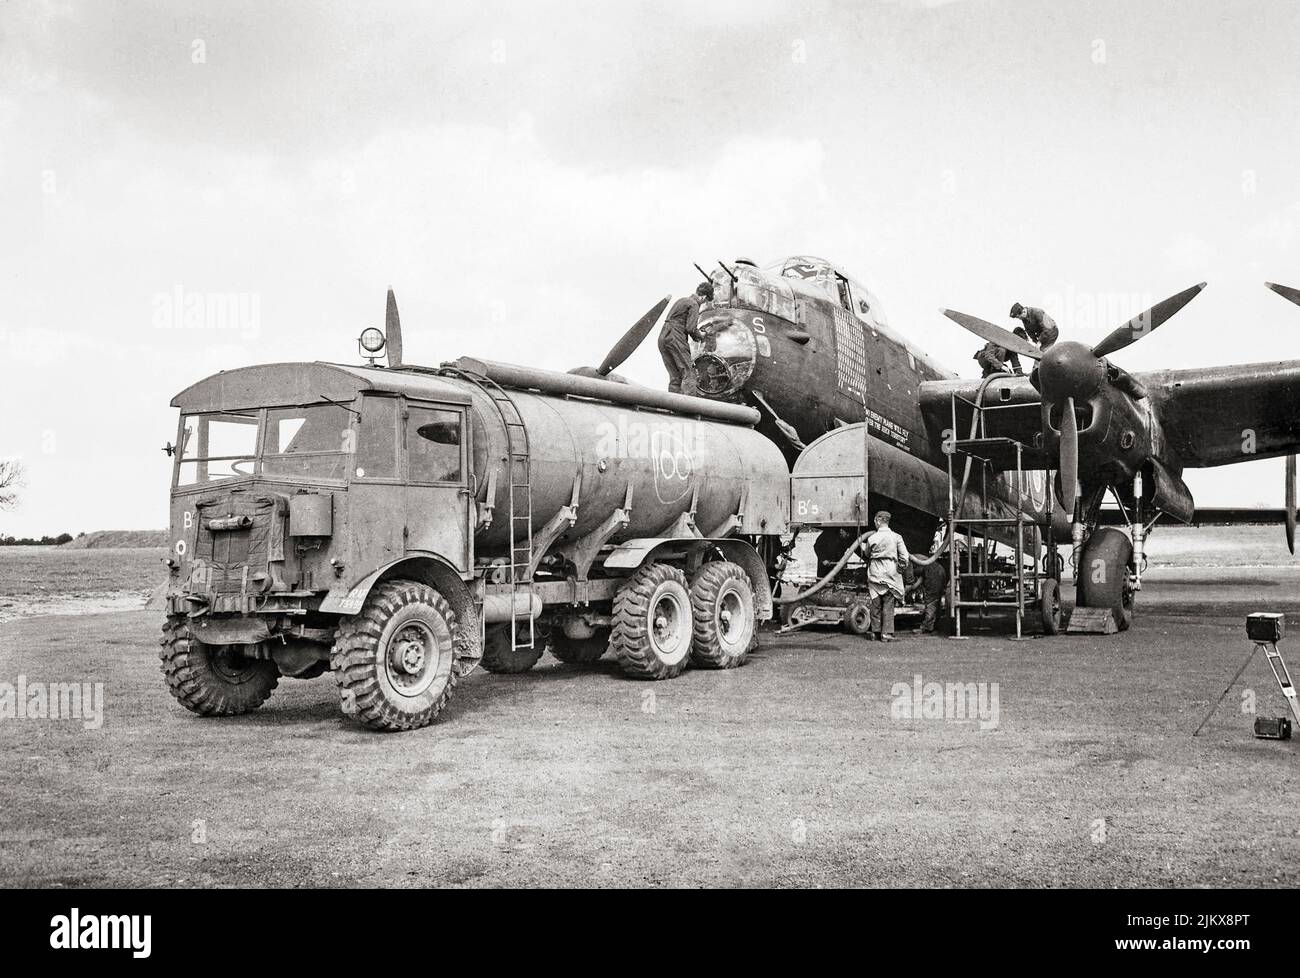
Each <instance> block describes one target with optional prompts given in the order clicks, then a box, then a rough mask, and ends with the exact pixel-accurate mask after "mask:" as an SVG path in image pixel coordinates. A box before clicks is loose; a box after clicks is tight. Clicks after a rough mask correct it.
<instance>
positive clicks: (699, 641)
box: [691, 561, 757, 669]
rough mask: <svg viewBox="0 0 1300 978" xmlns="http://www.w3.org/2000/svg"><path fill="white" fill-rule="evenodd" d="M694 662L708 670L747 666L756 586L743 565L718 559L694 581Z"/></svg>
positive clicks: (754, 629) (751, 641)
mask: <svg viewBox="0 0 1300 978" xmlns="http://www.w3.org/2000/svg"><path fill="white" fill-rule="evenodd" d="M691 613H692V616H693V618H694V629H693V630H694V643H693V644H692V646H691V661H692V662H693V663H694V664H695V665H697V666H701V667H703V668H705V669H734V668H736V666H739V665H743V664H744V662H745V659H746V658H747V657H748V655H749V650H750V649H751V648H753V646H754V636H755V631H756V628H757V620H756V619H755V617H754V587H753V585H752V584H750V583H749V575H748V574H746V573H745V569H744V568H743V567H741V566H740V565H739V564H733V563H731V562H729V561H714V562H712V563H708V564H705V565H704V566H703V567H701V568H700V570H699V573H697V574H696V575H695V579H694V580H692V581H691Z"/></svg>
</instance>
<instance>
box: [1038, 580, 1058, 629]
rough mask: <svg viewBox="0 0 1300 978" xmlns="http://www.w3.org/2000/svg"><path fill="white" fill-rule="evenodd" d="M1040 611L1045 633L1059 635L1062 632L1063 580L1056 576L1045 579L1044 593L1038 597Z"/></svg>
mask: <svg viewBox="0 0 1300 978" xmlns="http://www.w3.org/2000/svg"><path fill="white" fill-rule="evenodd" d="M1038 611H1039V614H1040V616H1041V618H1042V622H1043V634H1044V635H1059V634H1060V632H1061V582H1060V581H1058V580H1057V579H1056V578H1054V577H1049V578H1047V579H1046V580H1045V581H1043V588H1042V594H1041V595H1040V596H1039V598H1038Z"/></svg>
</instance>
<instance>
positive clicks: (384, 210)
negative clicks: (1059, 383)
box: [0, 0, 1300, 535]
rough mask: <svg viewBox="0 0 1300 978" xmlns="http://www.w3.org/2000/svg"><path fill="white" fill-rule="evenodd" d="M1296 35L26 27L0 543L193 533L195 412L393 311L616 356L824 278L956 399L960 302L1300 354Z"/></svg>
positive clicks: (2, 195) (1209, 490) (939, 19)
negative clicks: (659, 327)
mask: <svg viewBox="0 0 1300 978" xmlns="http://www.w3.org/2000/svg"><path fill="white" fill-rule="evenodd" d="M1298 40H1300V5H1294V4H1281V3H1277V2H1275V0H1269V2H1248V0H1239V2H1234V3H1232V4H1223V3H1219V2H1213V0H1206V2H1194V0H1178V2H1173V0H1170V2H1157V0H1142V2H1138V0H1099V2H1089V3H1070V4H1065V3H1060V2H1057V0H1041V2H1035V0H957V2H946V3H945V2H942V0H891V2H875V3H853V4H850V3H819V2H807V0H781V2H770V0H744V2H718V0H692V2H684V3H666V2H661V0H657V2H653V3H651V2H644V3H612V2H601V3H594V2H593V3H574V2H568V3H562V4H549V3H541V2H535V0H529V2H527V3H525V2H523V0H517V2H514V3H502V4H494V3H485V2H482V0H474V2H469V3H400V2H390V3H381V2H367V3H360V2H356V3H352V4H343V3H320V2H312V3H307V2H305V0H304V2H281V3H268V2H266V0H254V2H241V0H223V2H219V3H218V2H193V0H192V2H178V0H167V2H163V0H152V2H150V0H136V2H126V0H123V2H114V0H96V2H90V0H86V2H81V3H74V2H46V3H41V2H34V0H4V2H0V215H2V216H0V275H3V288H0V456H11V455H19V456H21V457H22V458H23V459H24V461H25V465H26V468H27V486H26V489H25V492H24V497H23V501H22V505H21V507H20V508H19V509H17V510H16V511H14V512H10V513H5V514H0V532H4V533H15V534H19V535H23V534H31V533H35V534H40V533H57V532H60V531H63V530H68V531H71V532H77V531H80V530H95V529H106V528H123V529H125V528H144V527H161V526H163V525H165V522H166V496H167V481H168V475H169V463H168V460H167V458H166V457H165V456H164V455H163V454H162V453H161V452H160V451H159V447H160V446H161V445H162V444H163V443H164V442H165V441H167V440H169V439H171V438H172V437H173V436H174V433H175V417H174V414H173V411H172V409H171V408H170V407H168V402H169V401H170V399H171V397H172V395H173V394H175V393H176V392H177V391H179V390H180V389H182V388H184V387H186V386H187V385H189V384H190V383H191V382H193V381H195V380H197V379H199V378H200V377H202V376H205V375H207V374H210V373H213V372H215V371H217V370H221V369H225V368H230V367H236V366H240V365H244V364H248V363H254V362H262V361H272V360H295V359H332V360H345V361H351V360H353V359H354V358H355V354H356V345H355V337H356V335H357V333H358V332H359V331H360V329H361V328H362V327H363V326H366V325H373V324H378V323H380V322H381V321H382V317H383V303H384V292H385V290H386V289H387V288H388V286H389V285H392V286H393V287H394V288H395V289H396V290H397V295H398V299H399V302H400V305H401V310H402V321H403V324H404V326H405V332H406V344H407V357H408V359H410V360H414V361H417V362H426V363H436V362H439V361H441V360H444V359H449V358H452V357H455V356H458V355H462V354H479V355H486V356H491V357H497V358H501V359H510V360H516V361H522V362H528V363H535V364H539V365H543V366H548V367H555V368H561V369H566V368H568V367H571V366H575V365H578V364H580V363H595V362H598V361H599V360H600V358H601V356H602V355H603V353H604V352H605V350H606V349H607V348H608V346H609V345H610V343H611V342H612V341H613V339H614V338H615V337H616V336H617V335H618V334H619V333H620V332H621V331H622V330H623V329H624V328H625V327H626V326H627V325H628V324H629V323H630V322H631V321H633V320H634V319H636V318H637V317H638V316H639V315H640V314H641V313H642V312H643V311H644V310H645V309H646V308H647V307H648V306H649V305H651V304H652V303H653V302H654V301H655V299H657V298H658V297H660V296H662V295H664V294H666V293H670V292H671V293H680V292H683V291H686V290H688V289H690V288H691V286H692V285H693V284H694V282H695V280H696V279H697V276H696V274H695V272H694V271H693V269H692V268H691V262H692V261H699V262H701V263H702V264H704V263H708V262H711V261H712V260H714V259H717V258H723V259H729V258H732V257H735V256H736V255H748V256H752V257H754V258H756V259H758V260H759V261H761V262H766V261H768V260H771V259H774V258H777V257H780V256H784V255H788V254H804V253H806V254H817V255H823V256H826V257H828V258H831V259H832V260H834V261H836V262H837V263H838V264H840V265H841V266H842V267H844V268H845V269H846V270H848V271H849V273H850V274H852V275H854V276H855V277H856V278H858V279H860V280H861V281H862V282H864V283H865V284H866V285H867V286H868V287H869V288H871V289H872V290H873V291H874V292H875V293H876V294H877V295H878V296H879V297H880V299H881V300H882V302H883V303H884V305H885V307H886V308H887V310H888V311H889V314H890V318H891V320H892V322H893V324H894V325H895V326H896V327H897V328H899V329H900V330H902V331H903V332H904V333H906V334H908V335H909V336H911V337H912V338H913V339H914V340H915V341H916V342H917V343H919V344H920V345H921V346H922V347H924V348H926V349H929V350H930V351H932V352H933V353H935V354H936V355H937V357H938V359H939V360H940V361H941V362H944V363H946V364H947V365H948V366H950V367H952V368H953V369H956V370H958V371H960V372H963V373H969V372H972V371H973V370H974V366H975V365H974V363H973V362H972V361H971V359H970V357H971V353H972V352H973V350H974V347H975V345H977V344H976V343H975V341H974V340H973V338H972V337H970V336H968V335H966V334H964V333H962V332H961V331H959V330H958V329H957V327H955V326H953V325H951V324H950V323H948V322H947V321H946V320H944V319H942V318H941V317H940V316H939V315H938V311H937V310H938V308H939V307H940V306H941V305H943V306H952V307H955V308H959V309H963V310H965V311H969V312H973V313H976V314H979V315H983V316H985V317H986V318H991V319H995V320H997V321H1005V313H1006V309H1007V307H1008V306H1009V305H1010V303H1011V302H1012V301H1013V300H1016V299H1020V300H1024V301H1025V302H1027V303H1030V304H1045V305H1046V306H1047V307H1048V309H1049V311H1052V312H1053V313H1054V314H1055V315H1056V316H1057V318H1058V320H1059V321H1060V322H1061V324H1062V326H1063V328H1064V331H1065V334H1066V335H1067V336H1069V335H1073V336H1076V337H1078V338H1081V339H1087V338H1088V337H1089V336H1099V335H1101V334H1102V333H1103V331H1105V330H1108V329H1109V328H1111V327H1112V326H1114V325H1116V324H1118V322H1120V321H1122V320H1123V319H1124V318H1126V317H1127V316H1129V315H1132V314H1134V313H1136V312H1139V311H1141V309H1143V308H1145V307H1146V306H1148V305H1150V304H1151V303H1152V302H1154V301H1156V300H1158V299H1160V298H1162V297H1163V296H1165V295H1167V294H1170V293H1173V292H1176V291H1178V290H1180V289H1182V288H1184V287H1186V286H1188V285H1191V284H1193V283H1195V282H1198V281H1201V280H1208V281H1209V283H1210V287H1209V289H1207V290H1206V292H1205V293H1204V294H1203V295H1202V296H1201V297H1200V298H1198V299H1197V300H1196V301H1195V302H1194V303H1193V304H1192V305H1191V306H1189V307H1188V308H1187V309H1186V310H1185V311H1184V312H1182V313H1180V314H1179V316H1178V317H1176V318H1175V319H1174V320H1172V321H1170V323H1169V324H1168V325H1166V326H1165V327H1164V328H1162V329H1161V330H1160V331H1159V332H1158V333H1156V334H1154V335H1152V336H1151V337H1148V338H1146V339H1145V340H1143V341H1142V342H1141V343H1139V344H1138V345H1137V346H1135V347H1133V348H1131V349H1129V350H1126V351H1124V352H1123V353H1122V354H1120V355H1119V357H1117V358H1116V359H1117V360H1118V361H1119V362H1121V363H1122V364H1123V365H1124V366H1126V367H1128V368H1130V369H1134V370H1141V369H1150V368H1157V367H1182V366H1198V365H1208V364H1213V363H1241V362H1252V361H1273V360H1280V359H1289V358H1294V357H1298V356H1300V309H1296V308H1294V307H1291V306H1288V305H1287V304H1286V303H1284V302H1283V301H1282V300H1281V299H1279V298H1278V297H1277V296H1274V295H1272V294H1271V293H1268V292H1266V291H1265V290H1264V289H1263V287H1262V285H1261V283H1262V282H1263V281H1264V280H1265V279H1269V280H1279V281H1283V282H1291V283H1292V284H1297V285H1300V175H1298V174H1297V169H1296V164H1297V160H1298V159H1300V127H1298V126H1297V125H1296V122H1297V116H1296V113H1297V110H1296V96H1297V91H1296V76H1295V48H1296V43H1297V41H1298ZM224 295H232V296H235V297H236V300H237V301H236V303H235V305H234V309H235V311H236V312H238V313H239V315H237V316H236V317H235V318H234V320H233V321H224V320H222V318H221V317H212V318H208V319H204V320H202V321H199V322H197V323H191V324H190V326H191V327H196V328H184V327H185V326H186V324H185V323H184V321H183V317H182V316H181V315H180V314H179V313H177V310H178V302H179V303H180V306H179V308H180V309H183V308H184V303H185V301H186V298H187V297H189V296H200V297H205V298H206V297H210V296H224ZM173 313H177V314H176V315H173ZM624 372H626V373H627V374H628V375H630V376H631V377H633V378H634V379H638V380H642V381H644V382H647V383H651V384H661V383H663V382H664V374H663V369H662V366H661V365H660V364H659V362H658V357H657V354H656V352H655V351H654V349H653V344H646V346H645V348H644V349H643V350H641V351H640V352H638V354H637V355H636V356H635V357H634V358H633V359H632V360H631V361H629V363H628V365H627V368H626V369H625V371H624ZM1188 481H1189V483H1190V484H1191V486H1192V488H1193V490H1194V491H1195V492H1196V493H1197V498H1198V501H1199V502H1200V503H1202V504H1211V505H1212V504H1220V505H1222V504H1228V503H1239V504H1254V503H1268V504H1270V505H1279V504H1280V502H1281V498H1282V497H1281V492H1282V476H1281V466H1280V463H1277V462H1257V463H1253V464H1250V465H1245V466H1238V467H1234V468H1230V469H1223V470H1219V471H1215V472H1200V473H1198V472H1193V473H1191V474H1190V476H1189V479H1188Z"/></svg>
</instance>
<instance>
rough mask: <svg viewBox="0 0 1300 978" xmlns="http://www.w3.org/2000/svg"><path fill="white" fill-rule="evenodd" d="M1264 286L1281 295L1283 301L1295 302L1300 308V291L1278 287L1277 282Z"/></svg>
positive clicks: (1283, 286)
mask: <svg viewBox="0 0 1300 978" xmlns="http://www.w3.org/2000/svg"><path fill="white" fill-rule="evenodd" d="M1264 284H1265V285H1266V286H1268V287H1269V288H1270V289H1272V290H1273V291H1274V292H1276V293H1277V294H1278V295H1280V296H1281V297H1282V298H1283V299H1286V300H1287V301H1288V302H1294V303H1295V304H1296V305H1297V306H1300V289H1293V288H1291V286H1289V285H1278V284H1276V283H1275V282H1265V283H1264Z"/></svg>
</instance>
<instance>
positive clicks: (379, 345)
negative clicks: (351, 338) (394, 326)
mask: <svg viewBox="0 0 1300 978" xmlns="http://www.w3.org/2000/svg"><path fill="white" fill-rule="evenodd" d="M357 342H359V343H360V344H361V349H363V350H364V351H365V352H366V354H367V355H368V356H372V357H373V356H378V355H379V353H380V352H381V351H382V350H383V348H384V347H385V346H386V345H387V344H388V340H387V339H386V338H385V336H384V333H383V330H379V329H376V328H375V327H374V326H368V327H367V328H366V329H363V330H362V331H361V336H360V338H359V339H358V341H357Z"/></svg>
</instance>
